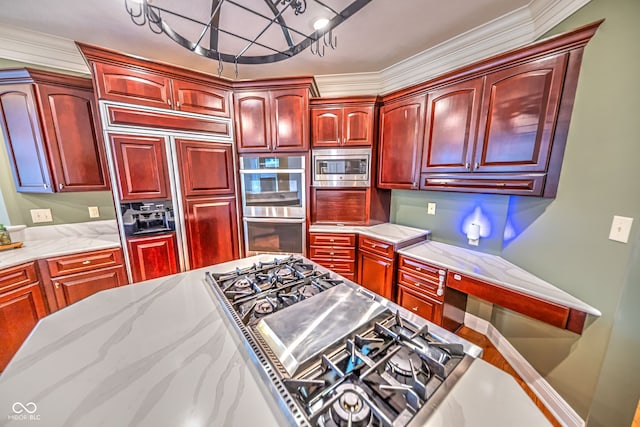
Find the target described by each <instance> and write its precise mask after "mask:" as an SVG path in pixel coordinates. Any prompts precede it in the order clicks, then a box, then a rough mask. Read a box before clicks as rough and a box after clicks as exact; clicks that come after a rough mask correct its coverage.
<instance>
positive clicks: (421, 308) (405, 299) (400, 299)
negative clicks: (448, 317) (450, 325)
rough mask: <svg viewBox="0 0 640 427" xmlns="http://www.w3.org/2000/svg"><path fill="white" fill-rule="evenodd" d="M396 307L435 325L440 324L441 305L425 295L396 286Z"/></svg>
mask: <svg viewBox="0 0 640 427" xmlns="http://www.w3.org/2000/svg"><path fill="white" fill-rule="evenodd" d="M396 301H397V303H398V305H400V306H402V307H404V308H406V309H407V310H409V311H411V312H413V313H415V314H417V315H418V316H420V317H422V318H424V319H427V320H429V321H430V322H433V323H435V324H438V325H441V324H442V312H443V304H442V302H440V301H436V300H434V299H431V298H429V297H427V296H425V295H421V294H419V293H417V292H413V291H412V290H411V289H409V288H406V287H404V286H402V285H398V296H397V300H396Z"/></svg>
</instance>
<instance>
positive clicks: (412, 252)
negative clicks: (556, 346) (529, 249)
mask: <svg viewBox="0 0 640 427" xmlns="http://www.w3.org/2000/svg"><path fill="white" fill-rule="evenodd" d="M398 253H400V254H402V255H406V256H409V257H412V258H415V259H418V260H421V261H424V262H427V263H430V264H435V265H438V266H440V267H443V268H446V269H449V270H453V271H455V272H457V273H461V274H465V275H468V276H471V277H475V278H476V279H480V280H485V281H487V282H491V283H494V284H496V285H499V286H503V287H505V288H507V289H513V290H515V291H518V292H521V293H524V294H527V295H531V296H534V297H538V298H541V299H544V300H546V301H550V302H555V303H558V304H561V305H563V306H565V307H569V308H575V309H577V310H580V311H583V312H585V313H588V314H592V315H595V316H600V315H601V314H602V313H601V312H600V311H599V310H598V309H596V308H594V307H591V306H590V305H589V304H587V303H585V302H582V301H581V300H579V299H578V298H576V297H574V296H572V295H570V294H568V293H567V292H565V291H563V290H561V289H558V288H557V287H555V286H553V285H552V284H550V283H548V282H545V281H544V280H542V279H540V278H539V277H537V276H535V275H533V274H531V273H529V272H528V271H526V270H524V269H522V268H520V267H518V266H517V265H514V264H512V263H510V262H509V261H507V260H505V259H504V258H501V257H499V256H497V255H491V254H487V253H484V252H478V251H473V250H470V249H465V248H461V247H458V246H454V245H448V244H446V243H441V242H434V241H425V242H421V243H418V244H415V245H412V246H409V247H406V248H404V249H400V250H399V251H398Z"/></svg>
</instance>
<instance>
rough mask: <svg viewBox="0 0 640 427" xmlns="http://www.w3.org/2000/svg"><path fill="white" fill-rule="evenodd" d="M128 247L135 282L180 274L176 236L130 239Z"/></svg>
mask: <svg viewBox="0 0 640 427" xmlns="http://www.w3.org/2000/svg"><path fill="white" fill-rule="evenodd" d="M127 247H128V249H129V260H130V261H131V270H132V273H133V274H132V275H133V281H134V282H142V281H144V280H149V279H155V278H156V277H163V276H168V275H170V274H175V273H177V272H178V263H177V259H176V236H175V234H173V233H171V234H167V235H162V236H151V237H139V238H135V239H128V240H127Z"/></svg>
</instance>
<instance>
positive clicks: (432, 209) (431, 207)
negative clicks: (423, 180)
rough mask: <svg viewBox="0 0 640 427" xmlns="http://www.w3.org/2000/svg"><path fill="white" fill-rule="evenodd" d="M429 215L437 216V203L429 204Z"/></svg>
mask: <svg viewBox="0 0 640 427" xmlns="http://www.w3.org/2000/svg"><path fill="white" fill-rule="evenodd" d="M427 214H428V215H435V214H436V204H435V203H431V202H430V203H427Z"/></svg>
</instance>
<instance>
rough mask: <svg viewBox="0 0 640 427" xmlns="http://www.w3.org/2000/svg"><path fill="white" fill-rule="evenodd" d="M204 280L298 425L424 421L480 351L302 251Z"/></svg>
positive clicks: (360, 424)
mask: <svg viewBox="0 0 640 427" xmlns="http://www.w3.org/2000/svg"><path fill="white" fill-rule="evenodd" d="M205 279H206V281H207V283H208V284H209V285H210V288H211V289H212V291H213V293H214V294H215V295H216V296H217V297H218V298H219V299H220V301H221V302H222V303H223V306H224V307H225V310H226V312H227V314H228V315H229V316H230V317H231V318H232V319H233V320H234V324H235V326H236V327H237V329H238V331H239V332H240V333H241V334H242V336H243V337H244V339H245V340H246V341H247V344H248V345H249V347H250V348H251V349H252V350H253V352H254V360H255V361H256V362H257V363H258V364H259V365H260V366H261V367H262V373H263V374H264V375H263V376H264V378H265V379H266V380H267V381H268V384H269V385H270V386H271V387H270V388H271V390H272V391H273V392H274V394H275V396H276V397H277V398H278V399H279V401H280V403H281V405H280V406H281V407H282V408H285V410H286V412H287V415H288V417H289V420H290V421H291V423H292V425H298V426H321V427H328V426H407V425H410V426H419V425H423V424H424V422H426V420H427V419H428V418H429V416H430V415H431V413H432V412H433V410H434V408H435V407H437V405H438V404H439V402H441V401H442V399H444V397H445V396H446V395H447V393H448V391H449V390H450V389H451V387H453V385H454V384H455V383H456V382H457V381H458V379H459V378H460V377H461V376H462V375H463V374H464V372H465V371H466V369H467V368H468V367H469V366H470V364H471V362H472V360H473V357H477V356H479V355H480V354H481V349H480V348H479V347H477V346H474V345H473V344H470V343H468V342H467V341H465V340H463V339H461V338H459V337H457V336H455V335H453V334H451V333H450V332H448V331H446V330H444V329H442V328H440V327H438V326H437V325H434V324H431V323H429V322H427V321H426V320H424V319H421V318H419V317H417V316H415V315H414V314H412V313H410V312H409V311H407V310H405V309H404V308H402V307H399V306H397V305H396V304H394V303H392V302H390V301H388V300H386V299H384V298H382V297H380V296H377V295H374V294H372V293H370V292H369V291H367V290H366V289H364V288H362V287H360V286H358V285H356V284H355V283H353V282H350V281H348V280H346V279H343V278H342V277H341V276H338V275H336V274H335V273H333V272H330V271H329V270H326V269H324V268H323V267H321V266H319V265H317V264H315V263H313V262H311V261H309V260H306V259H304V258H300V257H293V256H292V257H288V258H284V259H274V260H269V261H267V262H258V263H256V264H253V265H251V266H248V267H246V268H242V269H240V268H237V269H236V270H234V271H224V272H214V273H212V272H207V273H206V274H205Z"/></svg>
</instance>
